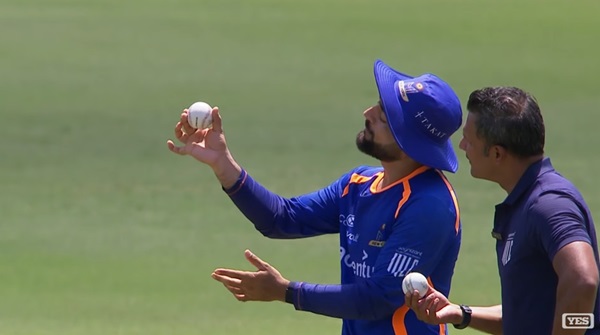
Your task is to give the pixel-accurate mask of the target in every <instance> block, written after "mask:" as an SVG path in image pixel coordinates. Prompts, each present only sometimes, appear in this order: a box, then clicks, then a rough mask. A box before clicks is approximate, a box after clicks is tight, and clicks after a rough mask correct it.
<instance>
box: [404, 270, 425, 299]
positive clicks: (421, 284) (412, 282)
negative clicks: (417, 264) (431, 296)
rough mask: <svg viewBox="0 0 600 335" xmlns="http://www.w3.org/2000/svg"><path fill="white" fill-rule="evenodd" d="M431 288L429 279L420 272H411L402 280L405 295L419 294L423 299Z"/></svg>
mask: <svg viewBox="0 0 600 335" xmlns="http://www.w3.org/2000/svg"><path fill="white" fill-rule="evenodd" d="M428 289H429V286H428V285H427V278H425V276H423V275H422V274H420V273H418V272H411V273H409V274H407V275H406V276H405V277H404V280H402V291H404V294H406V293H407V292H411V293H412V292H414V291H415V290H416V291H418V292H419V298H423V297H424V296H425V293H427V290H428Z"/></svg>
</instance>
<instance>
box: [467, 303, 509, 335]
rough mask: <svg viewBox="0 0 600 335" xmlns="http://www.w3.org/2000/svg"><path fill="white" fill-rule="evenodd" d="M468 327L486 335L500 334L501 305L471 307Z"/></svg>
mask: <svg viewBox="0 0 600 335" xmlns="http://www.w3.org/2000/svg"><path fill="white" fill-rule="evenodd" d="M471 310H472V311H473V313H472V314H471V323H470V324H469V327H471V328H473V329H477V330H479V331H482V332H485V333H488V334H502V305H496V306H490V307H471Z"/></svg>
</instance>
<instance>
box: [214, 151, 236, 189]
mask: <svg viewBox="0 0 600 335" xmlns="http://www.w3.org/2000/svg"><path fill="white" fill-rule="evenodd" d="M211 168H212V170H213V172H214V174H215V176H216V177H217V179H218V180H219V182H220V183H221V186H223V188H224V189H230V188H231V187H232V186H234V185H235V183H236V182H237V181H238V179H239V177H240V175H241V174H242V168H241V167H240V166H239V165H238V164H237V163H236V162H235V160H234V159H233V157H232V156H231V154H229V153H227V154H226V155H225V156H224V157H222V158H221V159H219V160H218V161H217V162H216V163H215V165H213V166H211Z"/></svg>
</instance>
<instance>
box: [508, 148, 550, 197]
mask: <svg viewBox="0 0 600 335" xmlns="http://www.w3.org/2000/svg"><path fill="white" fill-rule="evenodd" d="M551 171H554V167H553V166H552V162H550V158H548V157H545V158H542V159H540V160H539V161H537V162H535V163H533V164H531V165H530V166H529V167H528V168H527V170H525V173H523V175H522V176H521V178H520V179H519V181H518V182H517V185H516V186H515V188H514V189H513V190H512V191H511V192H510V194H509V195H508V196H507V197H506V199H505V200H504V202H503V204H505V205H513V204H514V203H515V202H516V201H517V200H518V199H519V198H520V197H521V195H522V194H523V193H525V191H527V190H528V189H529V187H530V186H531V185H532V184H533V183H534V182H535V181H536V180H537V179H538V177H539V176H541V175H543V174H544V173H546V172H551Z"/></svg>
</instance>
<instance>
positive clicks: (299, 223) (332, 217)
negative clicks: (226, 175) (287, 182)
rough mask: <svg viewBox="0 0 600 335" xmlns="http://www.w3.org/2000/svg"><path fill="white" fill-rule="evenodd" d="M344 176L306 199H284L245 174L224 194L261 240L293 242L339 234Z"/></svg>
mask: <svg viewBox="0 0 600 335" xmlns="http://www.w3.org/2000/svg"><path fill="white" fill-rule="evenodd" d="M345 177H346V175H344V176H342V178H340V179H338V180H337V181H335V182H333V183H332V184H330V185H329V186H327V187H325V188H323V189H321V190H318V191H315V192H313V193H309V194H306V195H302V196H298V197H294V198H284V197H281V196H279V195H277V194H275V193H273V192H271V191H269V190H267V189H266V188H265V187H263V186H262V185H260V184H259V183H258V182H256V181H255V180H254V179H252V177H250V175H248V173H247V172H246V171H245V170H242V174H241V175H240V178H239V179H238V181H237V182H236V183H235V184H234V185H233V186H232V187H231V188H229V189H224V191H225V192H226V193H227V194H228V195H229V197H230V199H231V200H232V201H233V203H234V204H235V205H236V206H237V208H238V209H239V210H240V211H241V212H242V213H243V214H244V216H246V218H248V220H250V221H251V222H252V223H253V224H254V226H255V228H256V229H257V230H258V231H260V232H261V233H262V234H263V235H264V236H267V237H270V238H278V239H292V238H302V237H310V236H317V235H322V234H332V233H338V232H339V222H338V221H339V220H338V216H339V214H338V213H339V201H340V196H341V194H342V193H341V192H342V189H341V186H340V185H342V183H343V180H344V178H345Z"/></svg>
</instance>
